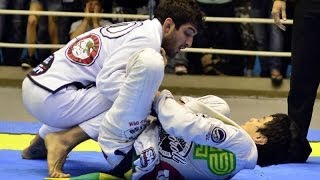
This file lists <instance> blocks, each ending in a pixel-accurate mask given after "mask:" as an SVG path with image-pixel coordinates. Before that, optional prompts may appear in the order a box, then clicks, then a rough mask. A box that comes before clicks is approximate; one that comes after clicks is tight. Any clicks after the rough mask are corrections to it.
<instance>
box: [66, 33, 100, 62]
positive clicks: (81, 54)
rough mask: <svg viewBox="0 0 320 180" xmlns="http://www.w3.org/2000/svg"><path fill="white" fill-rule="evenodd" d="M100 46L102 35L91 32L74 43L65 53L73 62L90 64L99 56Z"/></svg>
mask: <svg viewBox="0 0 320 180" xmlns="http://www.w3.org/2000/svg"><path fill="white" fill-rule="evenodd" d="M100 48H101V40H100V37H99V36H98V35H96V34H89V35H87V36H85V37H82V38H80V39H77V40H76V41H75V42H74V43H72V44H71V45H70V46H69V47H68V48H67V50H66V52H65V54H66V57H67V58H68V59H69V60H70V61H71V62H73V63H76V64H79V65H83V66H90V65H91V64H92V63H94V61H95V60H96V58H97V57H98V55H99V52H100Z"/></svg>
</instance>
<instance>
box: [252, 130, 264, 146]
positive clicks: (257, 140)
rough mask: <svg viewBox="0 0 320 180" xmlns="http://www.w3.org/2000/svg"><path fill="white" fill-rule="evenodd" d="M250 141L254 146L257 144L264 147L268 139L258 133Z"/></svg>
mask: <svg viewBox="0 0 320 180" xmlns="http://www.w3.org/2000/svg"><path fill="white" fill-rule="evenodd" d="M252 139H253V141H254V142H255V143H256V144H259V145H264V144H266V143H267V142H268V138H267V137H266V136H264V135H262V134H260V133H256V134H255V135H254V136H253V137H252Z"/></svg>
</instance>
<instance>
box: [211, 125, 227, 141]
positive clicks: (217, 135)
mask: <svg viewBox="0 0 320 180" xmlns="http://www.w3.org/2000/svg"><path fill="white" fill-rule="evenodd" d="M225 139H226V132H225V131H224V130H223V129H222V128H220V127H215V128H213V130H212V133H211V140H212V141H213V142H215V143H221V142H223V141H224V140H225Z"/></svg>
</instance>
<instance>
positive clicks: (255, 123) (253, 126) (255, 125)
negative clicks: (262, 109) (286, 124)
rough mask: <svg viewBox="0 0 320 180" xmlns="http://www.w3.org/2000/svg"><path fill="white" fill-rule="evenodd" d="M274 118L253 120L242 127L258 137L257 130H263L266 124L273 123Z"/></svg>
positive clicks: (267, 117)
mask: <svg viewBox="0 0 320 180" xmlns="http://www.w3.org/2000/svg"><path fill="white" fill-rule="evenodd" d="M272 120H273V117H272V116H266V117H263V118H260V119H256V118H251V119H250V120H248V121H246V122H245V124H244V125H242V126H241V127H242V128H243V129H244V130H245V131H246V132H247V133H248V134H249V135H250V136H251V137H254V136H256V135H257V130H258V129H260V128H263V127H264V126H265V125H264V124H265V123H267V122H269V121H272Z"/></svg>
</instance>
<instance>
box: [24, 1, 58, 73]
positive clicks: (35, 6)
mask: <svg viewBox="0 0 320 180" xmlns="http://www.w3.org/2000/svg"><path fill="white" fill-rule="evenodd" d="M61 9H62V4H61V0H50V1H47V0H31V2H30V7H29V10H30V11H61ZM48 34H49V38H50V39H49V40H48V39H47V37H48ZM26 42H27V43H28V44H35V43H38V44H48V43H50V42H51V43H52V44H59V36H58V25H57V17H55V16H37V15H29V16H28V25H27V37H26ZM55 50H56V49H52V50H51V51H52V52H53V51H55ZM35 52H36V49H35V48H28V54H27V57H24V58H23V59H22V60H21V67H22V68H30V67H34V66H36V65H38V64H39V60H41V59H44V58H45V57H47V56H49V54H50V53H51V52H50V50H49V51H48V50H46V49H39V50H38V57H37V59H36V56H35V54H36V53H35Z"/></svg>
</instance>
